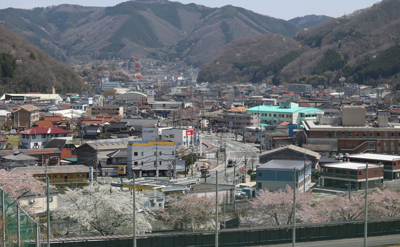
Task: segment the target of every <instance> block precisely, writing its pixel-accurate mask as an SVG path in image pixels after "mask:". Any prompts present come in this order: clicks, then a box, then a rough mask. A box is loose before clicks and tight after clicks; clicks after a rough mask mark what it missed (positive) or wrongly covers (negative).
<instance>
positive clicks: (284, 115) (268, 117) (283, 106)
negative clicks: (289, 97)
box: [247, 102, 324, 125]
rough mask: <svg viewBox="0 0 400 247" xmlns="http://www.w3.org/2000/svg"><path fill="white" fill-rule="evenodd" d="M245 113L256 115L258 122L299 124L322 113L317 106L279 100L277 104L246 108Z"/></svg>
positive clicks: (315, 118)
mask: <svg viewBox="0 0 400 247" xmlns="http://www.w3.org/2000/svg"><path fill="white" fill-rule="evenodd" d="M247 114H250V115H258V116H259V117H260V123H262V124H271V125H272V124H273V125H277V124H280V123H282V122H285V121H287V122H289V123H290V124H301V122H302V121H306V120H317V117H318V116H320V115H323V114H324V111H323V110H321V109H318V108H310V107H299V104H297V103H292V102H280V103H279V106H263V105H260V106H256V107H253V108H250V109H248V110H247Z"/></svg>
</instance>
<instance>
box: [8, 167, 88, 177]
mask: <svg viewBox="0 0 400 247" xmlns="http://www.w3.org/2000/svg"><path fill="white" fill-rule="evenodd" d="M83 172H85V173H86V172H89V167H88V166H84V165H65V166H49V167H47V173H48V174H53V173H55V174H57V173H83ZM10 173H11V174H25V173H29V174H33V175H34V174H46V166H28V167H16V168H14V169H12V170H11V171H10Z"/></svg>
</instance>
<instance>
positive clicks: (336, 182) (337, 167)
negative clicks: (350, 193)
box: [321, 162, 383, 190]
mask: <svg viewBox="0 0 400 247" xmlns="http://www.w3.org/2000/svg"><path fill="white" fill-rule="evenodd" d="M366 171H367V167H366V164H365V163H361V162H341V163H334V164H326V165H324V167H323V171H322V172H321V180H322V181H321V184H323V186H324V187H329V188H340V189H348V190H362V189H365V185H366V181H367V180H366V178H367V176H366ZM379 183H383V165H377V164H368V188H375V187H377V186H378V184H379Z"/></svg>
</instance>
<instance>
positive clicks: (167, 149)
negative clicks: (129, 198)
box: [127, 141, 176, 177]
mask: <svg viewBox="0 0 400 247" xmlns="http://www.w3.org/2000/svg"><path fill="white" fill-rule="evenodd" d="M175 152H176V145H175V142H171V141H157V142H155V141H154V142H152V141H130V142H129V143H128V148H127V156H128V162H127V171H128V173H132V171H133V172H135V174H136V175H138V176H139V177H147V176H157V175H156V173H157V169H158V175H159V176H168V172H169V171H170V172H172V171H173V164H174V160H175Z"/></svg>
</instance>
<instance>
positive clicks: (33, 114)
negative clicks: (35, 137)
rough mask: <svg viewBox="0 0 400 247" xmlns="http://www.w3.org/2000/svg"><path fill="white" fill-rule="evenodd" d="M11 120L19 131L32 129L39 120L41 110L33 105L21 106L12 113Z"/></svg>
mask: <svg viewBox="0 0 400 247" xmlns="http://www.w3.org/2000/svg"><path fill="white" fill-rule="evenodd" d="M11 113H12V115H11V118H12V120H13V123H14V125H15V126H17V128H18V129H27V128H32V125H33V123H34V122H36V121H38V120H39V108H38V107H36V106H33V105H21V106H18V107H17V108H16V109H14V110H12V111H11Z"/></svg>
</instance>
